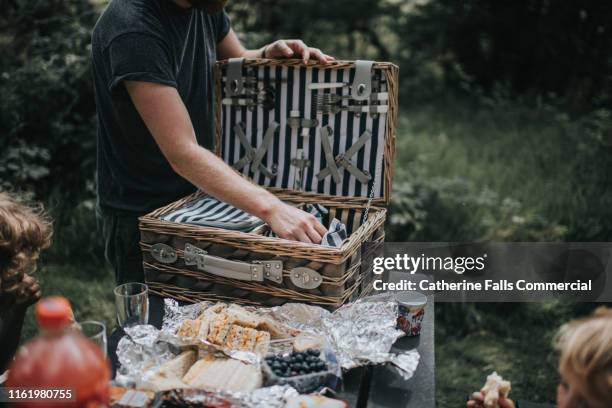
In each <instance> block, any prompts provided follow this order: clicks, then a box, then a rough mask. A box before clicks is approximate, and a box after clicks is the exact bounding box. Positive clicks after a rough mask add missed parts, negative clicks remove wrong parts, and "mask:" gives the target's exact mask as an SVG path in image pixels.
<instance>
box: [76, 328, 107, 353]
mask: <svg viewBox="0 0 612 408" xmlns="http://www.w3.org/2000/svg"><path fill="white" fill-rule="evenodd" d="M79 326H80V327H81V333H83V335H84V336H85V337H87V338H88V339H89V340H91V341H93V342H94V343H96V344H97V345H98V346H100V348H101V349H102V351H103V352H104V355H105V356H106V354H107V347H108V342H107V340H106V326H105V325H104V323H102V322H96V321H95V320H87V321H85V322H80V323H79Z"/></svg>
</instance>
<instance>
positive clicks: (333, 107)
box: [316, 103, 389, 115]
mask: <svg viewBox="0 0 612 408" xmlns="http://www.w3.org/2000/svg"><path fill="white" fill-rule="evenodd" d="M316 109H317V111H319V112H322V113H325V114H332V115H333V114H336V113H339V112H342V111H346V112H353V113H370V114H378V113H387V112H388V111H389V106H387V105H348V106H343V105H339V104H324V103H321V104H317V105H316Z"/></svg>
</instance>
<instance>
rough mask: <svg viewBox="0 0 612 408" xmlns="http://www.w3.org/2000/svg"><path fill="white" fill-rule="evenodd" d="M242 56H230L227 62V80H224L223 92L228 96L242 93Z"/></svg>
mask: <svg viewBox="0 0 612 408" xmlns="http://www.w3.org/2000/svg"><path fill="white" fill-rule="evenodd" d="M243 62H244V58H230V59H229V60H228V63H227V75H226V77H227V81H226V82H225V92H226V93H227V95H229V96H236V95H240V94H242V90H243V88H244V78H243V76H242V63H243Z"/></svg>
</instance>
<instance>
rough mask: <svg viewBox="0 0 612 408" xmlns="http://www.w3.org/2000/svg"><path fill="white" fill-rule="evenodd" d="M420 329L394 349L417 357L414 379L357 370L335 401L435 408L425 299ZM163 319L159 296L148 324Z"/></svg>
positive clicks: (429, 311)
mask: <svg viewBox="0 0 612 408" xmlns="http://www.w3.org/2000/svg"><path fill="white" fill-rule="evenodd" d="M428 300H429V301H428V303H427V306H426V310H425V318H424V321H423V329H422V331H421V335H420V336H418V337H403V338H401V339H399V340H398V341H397V342H396V343H395V344H394V345H393V350H395V351H401V350H412V349H414V348H416V349H417V350H418V352H419V354H420V360H419V365H418V367H417V370H416V372H415V374H414V376H413V377H412V378H411V379H409V380H404V379H403V378H402V377H401V376H400V375H399V374H398V373H397V371H396V370H395V369H394V368H392V367H388V366H375V367H373V366H368V367H358V368H355V369H352V370H349V371H348V372H345V374H344V376H343V381H344V386H343V389H342V391H340V392H339V393H338V394H337V395H336V398H339V399H343V400H346V401H348V402H349V406H351V407H358V408H361V407H374V408H396V407H398V408H399V407H402V408H403V407H421V408H425V407H434V406H435V395H434V394H435V393H434V391H435V385H434V384H435V382H434V304H433V302H432V301H431V300H432V299H428ZM163 317H164V301H163V298H162V297H159V296H156V295H151V296H150V297H149V324H151V325H153V326H155V327H157V328H160V327H161V325H162V320H163ZM123 335H124V333H123V330H122V329H121V328H117V329H116V330H115V331H113V332H112V333H111V335H110V336H109V338H108V356H109V358H110V360H111V364H112V369H113V377H114V373H115V371H116V370H117V367H118V360H117V353H116V351H117V345H118V343H119V340H120V339H121V338H122V337H123Z"/></svg>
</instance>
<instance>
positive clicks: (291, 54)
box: [261, 40, 334, 64]
mask: <svg viewBox="0 0 612 408" xmlns="http://www.w3.org/2000/svg"><path fill="white" fill-rule="evenodd" d="M261 54H262V57H263V58H297V57H301V58H302V61H304V63H307V62H308V61H309V60H310V58H312V59H315V60H317V61H319V62H323V63H325V64H327V63H328V62H331V61H333V60H334V57H331V56H329V55H327V54H324V53H323V52H322V51H321V50H320V49H318V48H313V47H309V46H307V45H306V44H304V42H303V41H302V40H278V41H274V42H273V43H271V44H268V45H266V46H265V47H264V48H263V50H262V52H261Z"/></svg>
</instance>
